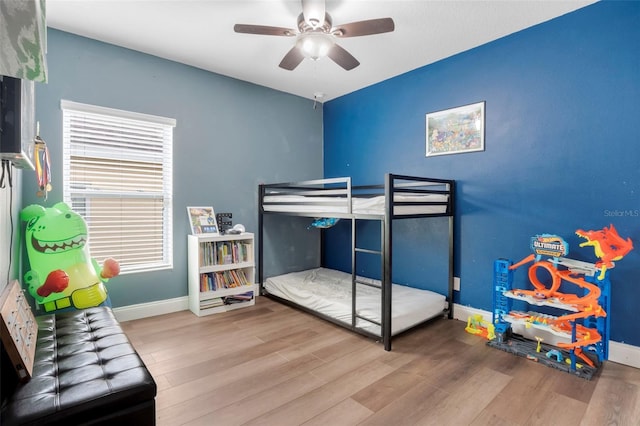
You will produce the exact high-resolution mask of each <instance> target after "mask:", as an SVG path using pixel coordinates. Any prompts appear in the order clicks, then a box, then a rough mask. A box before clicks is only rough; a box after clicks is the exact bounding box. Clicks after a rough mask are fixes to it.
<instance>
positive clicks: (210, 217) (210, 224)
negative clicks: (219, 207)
mask: <svg viewBox="0 0 640 426" xmlns="http://www.w3.org/2000/svg"><path fill="white" fill-rule="evenodd" d="M187 213H188V215H189V225H191V234H193V235H199V234H218V224H217V222H216V214H215V212H214V211H213V207H187Z"/></svg>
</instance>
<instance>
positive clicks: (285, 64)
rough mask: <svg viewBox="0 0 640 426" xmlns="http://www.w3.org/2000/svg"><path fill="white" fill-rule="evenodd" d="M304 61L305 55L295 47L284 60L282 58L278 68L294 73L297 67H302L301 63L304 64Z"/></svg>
mask: <svg viewBox="0 0 640 426" xmlns="http://www.w3.org/2000/svg"><path fill="white" fill-rule="evenodd" d="M303 59H304V55H303V54H302V52H301V51H300V49H298V46H293V48H291V50H290V51H288V52H287V54H286V55H284V58H282V61H280V65H278V66H279V67H280V68H284V69H285V70H289V71H293V70H294V69H295V67H297V66H298V65H300V62H302V60H303Z"/></svg>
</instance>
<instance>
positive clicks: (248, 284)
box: [188, 232, 258, 316]
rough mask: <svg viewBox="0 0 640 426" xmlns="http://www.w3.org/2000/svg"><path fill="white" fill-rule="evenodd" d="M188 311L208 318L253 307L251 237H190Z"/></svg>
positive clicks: (247, 234) (252, 246) (253, 261)
mask: <svg viewBox="0 0 640 426" xmlns="http://www.w3.org/2000/svg"><path fill="white" fill-rule="evenodd" d="M188 270H189V309H191V311H192V312H193V313H194V314H196V315H198V316H203V315H210V314H216V313H220V312H226V311H230V310H233V309H238V308H244V307H246V306H251V305H253V304H255V297H256V296H257V295H258V287H257V286H256V284H255V258H254V242H253V234H251V233H248V232H245V233H242V234H237V235H206V234H202V235H189V236H188Z"/></svg>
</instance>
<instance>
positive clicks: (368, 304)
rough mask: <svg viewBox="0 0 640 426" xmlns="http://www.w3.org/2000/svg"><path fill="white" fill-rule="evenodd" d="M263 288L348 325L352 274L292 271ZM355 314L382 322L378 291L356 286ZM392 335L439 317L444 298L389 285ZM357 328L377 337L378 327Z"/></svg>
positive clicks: (360, 325)
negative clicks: (390, 288) (390, 287)
mask: <svg viewBox="0 0 640 426" xmlns="http://www.w3.org/2000/svg"><path fill="white" fill-rule="evenodd" d="M358 279H359V280H360V281H369V282H371V283H376V284H378V285H379V284H380V281H378V280H372V279H369V278H362V277H358ZM264 287H265V289H266V290H267V291H268V292H269V293H270V294H272V295H274V296H278V297H280V298H283V299H286V300H289V301H291V302H295V303H296V304H298V305H301V306H304V307H306V308H309V309H311V310H313V311H316V312H319V313H322V314H324V315H326V316H329V317H331V318H334V319H336V320H338V321H341V322H344V323H346V324H348V325H351V274H348V273H345V272H341V271H336V270H332V269H326V268H316V269H310V270H306V271H301V272H292V273H289V274H284V275H280V276H277V277H271V278H268V279H267V280H266V282H265V284H264ZM356 294H357V299H356V312H357V313H358V314H359V315H361V316H364V317H366V318H370V319H373V320H375V321H377V322H381V290H379V289H377V288H372V287H370V286H367V285H363V284H357V287H356ZM391 295H392V309H391V312H392V319H391V334H392V335H393V334H398V333H400V332H402V331H404V330H407V329H409V328H411V327H412V326H414V325H416V324H418V323H420V322H423V321H425V320H428V319H430V318H434V317H436V316H438V315H441V314H442V313H443V311H444V310H445V309H446V306H447V304H446V300H445V296H443V295H441V294H438V293H434V292H432V291H428V290H420V289H416V288H411V287H407V286H403V285H397V284H392V290H391ZM356 326H357V327H358V328H361V329H363V330H366V331H369V332H371V333H374V334H377V335H380V334H381V333H380V331H381V330H380V327H379V326H378V325H376V324H372V323H370V322H368V321H365V320H360V319H359V320H358V322H357V323H356Z"/></svg>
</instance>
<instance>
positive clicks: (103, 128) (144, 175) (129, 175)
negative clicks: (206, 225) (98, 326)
mask: <svg viewBox="0 0 640 426" xmlns="http://www.w3.org/2000/svg"><path fill="white" fill-rule="evenodd" d="M61 106H62V119H63V145H64V148H63V175H64V189H63V191H64V201H65V202H66V203H67V204H68V205H69V206H71V208H72V209H73V210H74V211H75V212H76V213H78V214H80V215H81V216H83V217H84V219H85V221H86V222H87V226H88V228H89V244H90V250H91V257H93V258H95V259H96V260H97V261H98V263H100V264H101V263H102V262H103V261H104V259H106V258H108V257H113V258H114V259H116V260H118V262H119V263H120V270H121V273H123V274H124V273H132V272H139V271H150V270H158V269H167V268H171V267H172V266H173V214H172V212H173V206H172V199H173V194H172V182H173V176H172V145H173V128H174V127H175V124H176V122H175V120H173V119H169V118H164V117H156V116H151V115H146V114H139V113H133V112H128V111H120V110H115V109H110V108H103V107H97V106H92V105H85V104H79V103H75V102H69V101H64V100H63V101H62V103H61Z"/></svg>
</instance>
